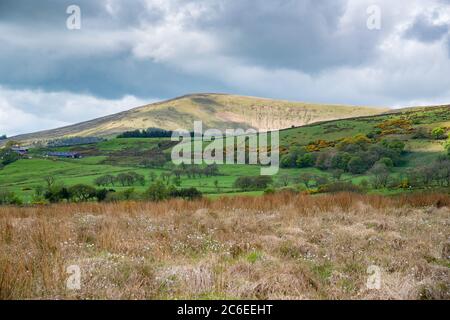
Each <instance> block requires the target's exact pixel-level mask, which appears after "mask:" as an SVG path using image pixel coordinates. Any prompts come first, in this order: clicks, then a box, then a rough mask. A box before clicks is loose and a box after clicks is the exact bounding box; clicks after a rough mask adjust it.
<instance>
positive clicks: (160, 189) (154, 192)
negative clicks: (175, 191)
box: [144, 180, 169, 201]
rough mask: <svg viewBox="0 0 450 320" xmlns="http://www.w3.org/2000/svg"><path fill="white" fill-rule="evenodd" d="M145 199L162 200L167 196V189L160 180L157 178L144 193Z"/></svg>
mask: <svg viewBox="0 0 450 320" xmlns="http://www.w3.org/2000/svg"><path fill="white" fill-rule="evenodd" d="M144 197H145V199H148V200H150V201H162V200H165V199H167V198H168V197H169V191H168V189H167V187H166V185H165V184H164V182H162V181H161V180H157V181H156V182H154V183H153V184H152V185H150V187H148V189H147V191H145V193H144Z"/></svg>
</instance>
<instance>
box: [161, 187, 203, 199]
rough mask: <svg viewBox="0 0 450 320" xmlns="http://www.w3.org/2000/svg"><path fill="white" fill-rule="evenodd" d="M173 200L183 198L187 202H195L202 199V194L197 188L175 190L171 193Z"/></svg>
mask: <svg viewBox="0 0 450 320" xmlns="http://www.w3.org/2000/svg"><path fill="white" fill-rule="evenodd" d="M169 196H170V197H171V198H183V199H186V200H194V199H199V198H201V197H202V193H201V192H200V191H199V190H198V189H196V188H193V187H192V188H187V189H176V188H173V189H172V190H170V191H169Z"/></svg>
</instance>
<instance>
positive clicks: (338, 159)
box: [331, 152, 352, 171]
mask: <svg viewBox="0 0 450 320" xmlns="http://www.w3.org/2000/svg"><path fill="white" fill-rule="evenodd" d="M351 158H352V156H351V155H350V153H348V152H338V153H336V154H335V155H334V156H333V158H331V167H332V168H334V169H341V170H345V171H346V170H348V163H349V161H350V160H351Z"/></svg>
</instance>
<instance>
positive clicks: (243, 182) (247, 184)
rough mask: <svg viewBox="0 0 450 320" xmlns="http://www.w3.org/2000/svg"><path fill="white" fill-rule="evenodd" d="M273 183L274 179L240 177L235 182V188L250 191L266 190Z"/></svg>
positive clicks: (266, 177) (267, 177)
mask: <svg viewBox="0 0 450 320" xmlns="http://www.w3.org/2000/svg"><path fill="white" fill-rule="evenodd" d="M272 183H273V179H272V177H269V176H256V177H245V176H244V177H239V178H237V179H236V181H235V182H234V187H235V188H238V189H241V190H244V191H249V190H264V189H266V188H267V187H268V186H269V185H270V184H272Z"/></svg>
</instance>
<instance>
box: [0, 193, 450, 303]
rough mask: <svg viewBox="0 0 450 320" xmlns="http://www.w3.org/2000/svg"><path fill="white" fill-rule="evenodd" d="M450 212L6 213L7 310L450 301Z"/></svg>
mask: <svg viewBox="0 0 450 320" xmlns="http://www.w3.org/2000/svg"><path fill="white" fill-rule="evenodd" d="M449 206H450V197H449V196H448V195H441V194H428V195H427V194H423V195H405V196H400V197H391V198H388V197H383V196H375V195H356V194H349V193H341V194H335V195H322V196H314V197H313V196H305V195H293V194H289V193H285V194H283V193H282V194H275V195H267V196H264V197H233V198H231V197H226V198H221V199H218V200H214V201H212V200H207V199H203V200H198V201H194V202H187V201H182V200H171V201H168V202H161V203H146V202H120V203H109V204H98V203H84V204H60V205H51V206H35V207H0V299H178V298H189V299H212V298H213V299H228V298H237V299H269V298H275V299H449V298H450V294H449V285H450V283H449V279H450V271H449V262H450V260H449V258H450V242H449V241H450V239H449V238H450V232H449V231H450V229H449V223H450V209H449ZM70 265H78V266H79V267H80V270H81V289H80V290H69V289H68V288H67V287H66V281H67V278H68V277H69V274H67V273H66V270H67V267H68V266H70ZM371 265H376V266H378V267H379V268H381V270H382V272H381V288H380V289H379V290H376V289H368V288H367V286H366V282H367V278H368V277H369V274H368V273H367V268H368V267H369V266H371Z"/></svg>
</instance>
